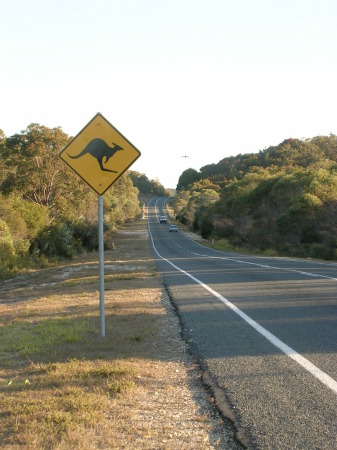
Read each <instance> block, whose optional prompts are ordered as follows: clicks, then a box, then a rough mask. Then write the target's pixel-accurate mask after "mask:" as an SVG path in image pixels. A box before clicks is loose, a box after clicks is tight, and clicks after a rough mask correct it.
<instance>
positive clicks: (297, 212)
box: [176, 135, 337, 259]
mask: <svg viewBox="0 0 337 450" xmlns="http://www.w3.org/2000/svg"><path fill="white" fill-rule="evenodd" d="M177 189H178V197H177V201H176V212H177V217H178V219H179V220H181V221H182V222H184V223H187V224H189V225H190V226H191V228H193V229H194V230H195V231H199V232H200V233H201V234H202V236H204V237H206V238H208V237H212V238H215V239H220V238H223V239H225V240H227V241H228V242H229V243H230V244H231V245H234V246H239V247H240V246H242V247H248V248H251V249H254V250H257V249H259V250H267V249H273V250H275V251H276V252H277V253H278V254H283V255H294V256H311V257H318V258H326V259H336V258H337V136H335V135H330V136H318V137H315V138H312V139H306V140H299V139H287V140H285V141H283V142H282V143H281V144H279V145H278V146H276V147H270V148H268V149H265V150H263V151H260V152H259V153H256V154H246V155H237V156H233V157H228V158H224V159H222V160H221V161H220V162H219V163H217V164H210V165H207V166H204V167H202V168H201V169H200V171H199V172H198V171H195V170H193V169H188V170H187V171H185V172H184V173H183V174H182V175H181V177H180V179H179V182H178V186H177Z"/></svg>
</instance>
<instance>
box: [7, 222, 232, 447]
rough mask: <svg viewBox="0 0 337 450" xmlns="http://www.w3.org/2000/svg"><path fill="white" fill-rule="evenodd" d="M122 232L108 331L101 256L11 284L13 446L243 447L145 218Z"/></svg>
mask: <svg viewBox="0 0 337 450" xmlns="http://www.w3.org/2000/svg"><path fill="white" fill-rule="evenodd" d="M130 236H131V237H132V239H130ZM112 239H113V241H114V247H115V250H110V251H106V252H105V318H106V337H105V338H101V337H100V335H99V302H98V297H99V296H98V289H99V288H98V282H99V271H98V255H97V254H89V255H83V256H81V257H79V258H76V259H75V260H73V261H70V262H65V263H62V264H59V265H58V266H57V267H53V268H48V269H44V270H41V271H32V272H29V273H25V274H21V275H19V276H17V277H15V278H14V279H12V280H7V281H6V282H5V283H2V285H0V325H1V326H0V339H1V342H2V348H1V350H0V403H1V404H2V405H4V408H3V412H2V417H1V421H0V441H1V443H2V448H4V449H14V448H15V449H17V448H25V449H30V448H34V449H36V448H37V449H39V448H41V449H42V448H50V449H80V448H81V449H83V448H84V449H89V448H90V449H102V448H105V449H108V448H109V449H110V448H111V449H122V448H125V449H177V448H179V449H226V448H229V449H236V448H241V447H240V445H238V444H237V443H236V441H235V438H234V432H233V429H232V428H231V426H230V424H228V423H226V422H224V421H223V419H222V418H221V416H220V415H219V414H218V412H217V409H216V408H215V406H214V403H213V399H212V395H211V393H210V392H209V391H207V389H206V388H205V387H204V386H203V383H202V381H201V371H200V369H199V367H198V365H197V363H196V361H194V359H193V358H192V357H191V356H190V354H189V352H188V347H187V345H186V343H185V342H184V341H183V340H182V338H181V334H180V331H181V330H180V324H179V320H178V318H177V316H176V314H175V311H174V309H173V308H172V306H171V303H170V299H169V298H168V296H167V293H166V291H165V290H164V289H163V287H162V282H161V277H160V276H159V274H158V273H157V271H156V267H155V261H154V259H153V256H152V253H151V252H150V248H149V242H148V234H147V230H146V223H145V222H144V221H139V222H135V223H133V224H128V225H127V226H126V227H124V229H123V230H122V231H121V232H118V233H116V234H115V235H114V236H112Z"/></svg>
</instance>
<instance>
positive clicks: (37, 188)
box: [0, 124, 140, 275]
mask: <svg viewBox="0 0 337 450" xmlns="http://www.w3.org/2000/svg"><path fill="white" fill-rule="evenodd" d="M69 141H70V138H69V137H68V136H67V135H66V134H65V133H64V132H63V131H62V129H61V128H53V129H50V128H47V127H45V126H41V125H39V124H31V125H29V126H28V128H27V129H26V130H24V131H22V132H21V133H17V134H15V135H14V136H10V137H8V138H6V136H5V135H4V133H3V132H2V131H0V275H1V274H3V273H4V272H6V271H10V270H14V269H15V268H20V267H27V266H28V265H30V264H32V262H33V261H34V260H35V261H41V259H44V260H49V259H51V258H57V257H71V256H72V255H73V254H74V253H75V252H81V251H83V250H87V251H91V250H94V249H96V248H97V245H98V242H97V216H98V213H97V195H96V194H95V193H94V192H93V191H92V190H91V188H89V186H87V185H86V184H85V183H84V182H83V181H82V180H81V179H80V178H79V177H78V176H77V175H76V174H75V173H73V171H72V170H70V169H69V168H68V167H67V166H66V165H65V164H64V162H63V161H62V160H61V159H60V158H59V153H60V151H61V150H62V149H63V148H64V147H65V146H66V145H67V143H68V142H69ZM138 192H139V191H138V189H137V188H136V187H134V185H133V183H132V180H131V176H130V173H127V174H124V175H123V176H121V177H120V178H119V179H118V180H117V181H116V183H114V185H113V186H112V187H111V188H110V189H109V190H108V191H107V192H106V193H105V194H104V197H103V202H104V226H105V229H106V230H108V229H113V228H115V227H117V226H118V225H120V224H122V223H123V222H125V221H127V220H129V219H131V218H133V217H135V216H136V215H138V214H139V213H140V207H139V201H138Z"/></svg>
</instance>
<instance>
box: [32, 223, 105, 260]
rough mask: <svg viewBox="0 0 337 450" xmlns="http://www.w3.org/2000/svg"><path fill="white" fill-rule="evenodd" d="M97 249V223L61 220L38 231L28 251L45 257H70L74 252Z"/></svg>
mask: <svg viewBox="0 0 337 450" xmlns="http://www.w3.org/2000/svg"><path fill="white" fill-rule="evenodd" d="M97 249H98V230H97V224H92V223H90V222H86V221H85V222H75V223H71V222H62V223H57V224H52V225H49V226H48V227H46V228H44V229H43V230H42V231H40V232H39V233H38V234H37V236H36V237H35V239H34V240H33V241H32V244H31V246H30V253H31V254H35V255H37V256H39V257H40V256H43V255H44V256H46V257H47V258H72V257H73V255H74V254H75V253H81V252H83V251H84V250H85V251H88V252H91V251H94V250H97Z"/></svg>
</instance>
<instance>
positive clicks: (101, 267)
mask: <svg viewBox="0 0 337 450" xmlns="http://www.w3.org/2000/svg"><path fill="white" fill-rule="evenodd" d="M98 252H99V315H100V331H101V336H102V337H105V313H104V237H103V196H102V195H99V196H98Z"/></svg>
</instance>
